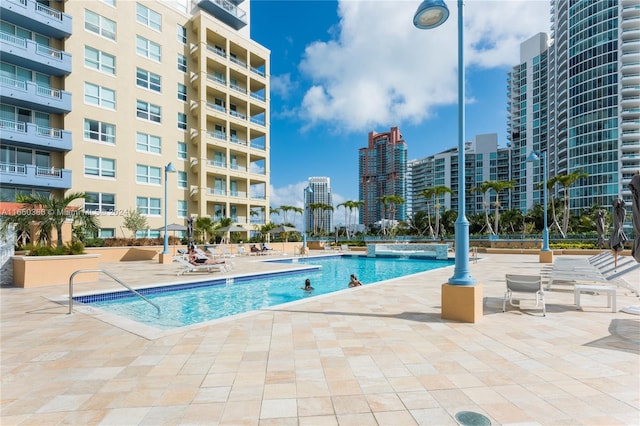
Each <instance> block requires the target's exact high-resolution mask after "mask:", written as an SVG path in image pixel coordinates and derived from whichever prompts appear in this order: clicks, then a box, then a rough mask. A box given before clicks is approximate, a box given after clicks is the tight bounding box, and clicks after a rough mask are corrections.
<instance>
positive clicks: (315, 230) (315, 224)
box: [309, 203, 325, 235]
mask: <svg viewBox="0 0 640 426" xmlns="http://www.w3.org/2000/svg"><path fill="white" fill-rule="evenodd" d="M324 205H325V204H324V203H311V204H309V209H310V210H311V212H312V213H313V223H312V228H313V229H312V230H311V232H312V234H313V235H317V234H318V213H319V210H322V208H323V207H324Z"/></svg>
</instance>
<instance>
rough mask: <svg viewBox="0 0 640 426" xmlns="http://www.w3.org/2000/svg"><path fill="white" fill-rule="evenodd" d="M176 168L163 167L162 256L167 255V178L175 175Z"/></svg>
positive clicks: (170, 166)
mask: <svg viewBox="0 0 640 426" xmlns="http://www.w3.org/2000/svg"><path fill="white" fill-rule="evenodd" d="M175 172H176V168H175V167H174V166H173V164H171V162H169V164H167V165H166V166H164V249H163V250H162V254H163V255H165V256H166V255H168V254H169V234H168V233H167V216H168V208H167V187H168V186H169V185H167V176H168V174H169V173H175Z"/></svg>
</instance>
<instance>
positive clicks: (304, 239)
mask: <svg viewBox="0 0 640 426" xmlns="http://www.w3.org/2000/svg"><path fill="white" fill-rule="evenodd" d="M311 193H313V189H311V187H310V186H307V187H306V188H305V189H304V199H303V200H302V203H303V208H304V211H303V212H304V218H303V222H304V223H303V224H302V248H303V249H306V248H307V194H311Z"/></svg>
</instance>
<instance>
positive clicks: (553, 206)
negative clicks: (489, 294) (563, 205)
mask: <svg viewBox="0 0 640 426" xmlns="http://www.w3.org/2000/svg"><path fill="white" fill-rule="evenodd" d="M558 179H559V176H558V175H556V176H554V177H552V178H550V179H547V191H548V193H549V204H551V219H552V220H551V226H549V230H551V228H553V227H554V226H555V227H556V229H557V230H558V232H559V233H560V235H562V238H567V234H565V233H564V232H563V231H562V227H561V226H560V224H559V223H558V216H557V215H556V203H555V199H554V198H553V187H554V186H555V185H556V183H558ZM542 186H543V184H542V183H540V184H538V185H537V186H536V187H537V188H542ZM543 207H544V206H543Z"/></svg>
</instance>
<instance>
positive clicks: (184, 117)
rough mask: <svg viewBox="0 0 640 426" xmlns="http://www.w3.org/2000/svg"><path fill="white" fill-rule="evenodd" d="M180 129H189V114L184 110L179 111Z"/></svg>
mask: <svg viewBox="0 0 640 426" xmlns="http://www.w3.org/2000/svg"><path fill="white" fill-rule="evenodd" d="M178 129H180V130H187V114H185V113H183V112H179V113H178Z"/></svg>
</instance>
